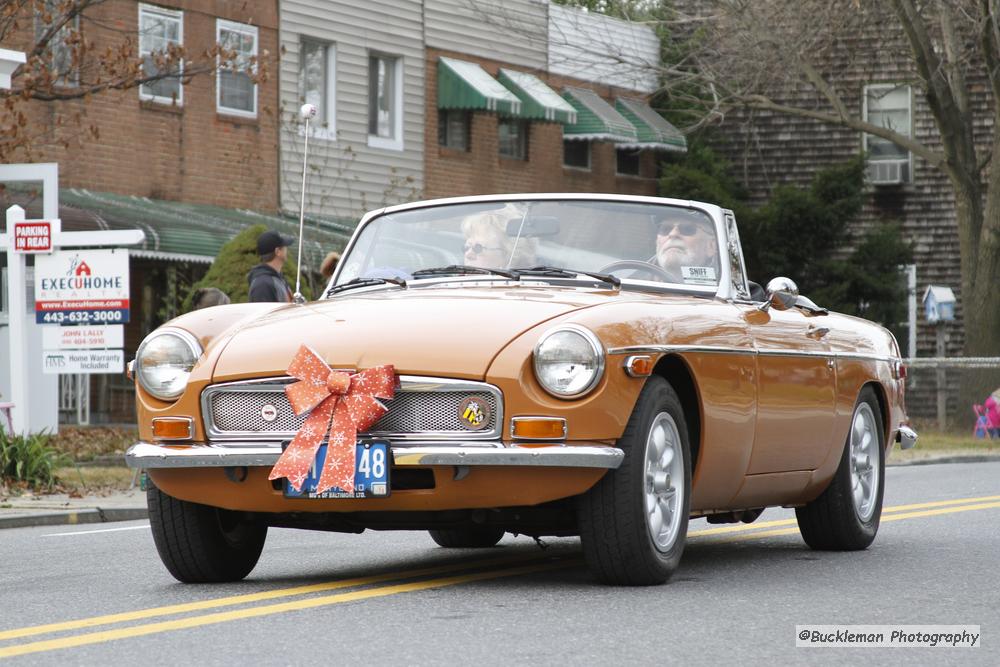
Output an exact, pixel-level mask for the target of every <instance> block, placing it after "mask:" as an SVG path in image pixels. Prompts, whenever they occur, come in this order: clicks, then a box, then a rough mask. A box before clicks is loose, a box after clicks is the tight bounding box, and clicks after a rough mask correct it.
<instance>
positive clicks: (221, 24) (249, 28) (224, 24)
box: [215, 19, 260, 118]
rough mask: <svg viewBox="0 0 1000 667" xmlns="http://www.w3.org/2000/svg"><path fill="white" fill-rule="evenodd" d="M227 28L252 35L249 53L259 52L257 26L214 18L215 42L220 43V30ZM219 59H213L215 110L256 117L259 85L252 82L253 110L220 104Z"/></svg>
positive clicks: (233, 114) (230, 114) (229, 114)
mask: <svg viewBox="0 0 1000 667" xmlns="http://www.w3.org/2000/svg"><path fill="white" fill-rule="evenodd" d="M223 30H227V31H229V32H238V33H242V34H244V35H251V36H253V53H251V54H250V55H251V56H253V57H257V54H258V53H259V52H260V31H259V30H258V29H257V26H255V25H250V24H248V23H237V22H235V21H227V20H226V19H216V21H215V43H216V44H222V31H223ZM219 62H220V60H219V58H218V57H216V59H215V67H216V77H215V110H216V111H217V112H218V113H220V114H225V115H227V116H240V117H242V118H256V117H257V94H258V88H260V86H259V85H258V84H257V83H256V82H254V84H253V111H247V110H245V109H232V108H230V107H224V106H222V77H220V76H218V74H219V73H221V72H222V67H221V66H220V64H219ZM227 71H228V70H227ZM253 71H254V73H256V72H257V67H256V65H255V66H254V68H253Z"/></svg>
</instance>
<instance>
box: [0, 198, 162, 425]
mask: <svg viewBox="0 0 1000 667" xmlns="http://www.w3.org/2000/svg"><path fill="white" fill-rule="evenodd" d="M46 185H48V184H47V183H46ZM49 190H50V188H48V187H46V188H45V195H46V198H48V197H49V196H52V197H55V193H54V192H53V193H52V194H51V195H50V192H49ZM46 203H48V202H46ZM53 208H54V207H53ZM53 213H54V211H53V212H50V210H49V207H48V205H46V211H45V212H44V215H45V216H46V217H47V218H49V219H48V220H25V218H24V209H23V208H21V207H20V206H11V207H10V208H9V209H7V234H5V235H0V247H4V246H6V248H7V267H8V269H7V271H8V281H7V282H8V286H7V291H8V294H9V300H8V303H10V316H9V317H10V319H9V322H10V381H11V394H12V396H11V398H12V399H13V403H14V408H13V410H12V411H11V417H12V421H13V426H14V434H16V435H27V434H28V430H29V425H30V420H29V415H30V411H31V401H29V400H28V396H29V387H30V384H31V381H32V377H31V374H30V373H28V370H27V364H28V359H27V356H28V355H27V340H26V338H27V335H26V326H27V322H26V309H27V304H26V303H25V274H26V270H25V267H26V262H25V254H26V253H54V252H56V251H58V250H60V249H62V248H97V247H101V246H103V247H113V246H128V245H136V244H138V243H142V241H143V239H145V234H143V232H142V231H141V230H138V229H129V230H114V231H94V232H63V231H61V227H60V225H59V222H58V220H55V219H54V215H53ZM50 216H51V217H50ZM46 229H47V230H48V237H47V239H46V236H45V231H46ZM46 240H47V244H46V242H45V241H46ZM46 245H47V248H46V247H45V246H46ZM91 252H94V251H91ZM102 252H113V251H102ZM120 256H125V253H121V255H120ZM39 257H44V255H39ZM50 260H52V258H51V257H48V258H46V260H42V261H41V264H42V266H43V267H44V266H45V265H46V263H47V262H48V261H50ZM37 270H38V268H37V267H36V271H37ZM126 272H127V259H126ZM125 283H126V288H125V289H126V290H127V289H128V288H127V279H126V281H125ZM116 296H120V295H116ZM112 301H117V302H118V306H119V307H118V308H107V307H105V306H108V303H110V301H106V302H103V303H100V304H97V307H95V308H91V307H90V306H92V305H94V304H92V303H89V302H88V303H84V304H79V303H75V302H73V301H72V300H69V303H68V304H65V303H64V304H59V305H58V306H56V307H54V308H53V310H54V312H55V313H59V314H61V316H62V320H60V319H59V315H58V314H54V315H52V317H55V318H56V319H55V320H53V321H55V322H58V323H63V320H65V319H66V318H67V317H69V318H70V319H69V321H66V322H65V323H67V324H69V323H72V324H114V323H116V322H124V321H127V317H125V318H124V319H122V317H123V316H122V315H121V310H120V305H121V304H120V301H121V299H120V298H119V299H117V300H115V299H112ZM112 305H114V304H112ZM63 306H67V307H68V309H69V310H67V308H63ZM36 308H37V305H36ZM125 308H126V312H127V308H128V296H127V292H126V296H125ZM81 313H82V315H81ZM94 313H98V314H97V315H96V317H95V318H94V319H91V315H93V314H94ZM116 313H117V317H119V319H118V320H114V318H115V317H116ZM36 317H39V318H40V319H42V321H45V320H44V319H43V317H44V315H41V316H40V315H36ZM81 317H86V319H80V318H81ZM102 317H103V318H104V319H101V318H102ZM108 318H111V319H112V321H107V320H108ZM110 352H111V353H112V354H100V353H97V354H94V353H92V352H91V351H85V352H83V353H80V354H70V353H69V352H68V351H67V352H66V353H64V354H63V355H59V354H58V353H57V354H56V355H54V358H53V359H52V360H51V361H52V369H51V370H50V369H49V368H46V370H45V372H60V371H59V370H56V368H57V367H62V368H66V369H67V370H65V371H62V372H100V371H95V369H99V368H107V369H115V368H118V367H119V365H117V364H115V362H116V361H119V362H121V363H123V353H122V352H121V351H120V350H113V351H110ZM48 361H49V357H48V356H47V357H46V362H48ZM74 369H75V370H74ZM105 372H106V371H105Z"/></svg>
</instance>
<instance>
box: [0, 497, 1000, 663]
mask: <svg viewBox="0 0 1000 667" xmlns="http://www.w3.org/2000/svg"><path fill="white" fill-rule="evenodd" d="M993 508H1000V496H983V497H980V498H962V499H957V500H942V501H937V502H927V503H916V504H911V505H897V506H895V507H887V508H884V509H883V515H882V522H883V523H885V522H889V521H901V520H903V519H914V518H918V517H930V516H939V515H942V514H953V513H957V512H968V511H973V510H983V509H993ZM797 533H798V527H797V526H796V525H795V519H783V520H779V521H762V522H759V523H754V524H740V525H732V526H728V525H727V526H719V527H714V528H707V529H704V530H697V531H691V532H690V533H688V536H689V537H691V538H708V541H713V540H715V541H725V542H730V541H738V540H747V539H757V538H761V537H771V536H776V535H792V534H797ZM698 541H701V540H700V539H699V540H698ZM580 562H581V561H580V559H579V557H569V558H567V557H541V558H540V557H539V555H538V553H537V552H531V553H527V554H522V555H519V556H509V557H504V558H492V559H484V560H477V561H471V562H465V561H463V562H461V563H452V564H448V565H440V566H435V567H426V568H418V569H414V570H407V571H401V572H391V573H385V574H378V575H372V576H369V577H356V578H352V579H343V580H340V581H330V582H325V583H321V584H312V585H308V586H296V587H293V588H282V589H276V590H271V591H262V592H259V593H249V594H246V595H234V596H230V597H224V598H215V599H211V600H201V601H198V602H188V603H183V604H175V605H168V606H164V607H154V608H150V609H140V610H136V611H131V612H123V613H120V614H107V615H104V616H94V617H91V618H83V619H78V620H73V621H65V622H62V623H49V624H46V625H35V626H29V627H24V628H16V629H13V630H4V631H0V642H3V641H8V640H11V639H23V638H26V637H33V636H36V635H42V634H49V633H58V632H68V631H73V630H89V629H91V628H96V627H100V626H107V625H112V624H117V623H128V622H133V621H142V620H146V619H152V618H160V617H164V616H173V615H179V614H192V613H193V612H202V611H207V610H212V609H219V608H225V607H235V606H241V608H239V609H232V610H229V611H215V612H213V613H207V614H196V613H195V614H193V615H190V616H185V617H183V618H177V619H173V620H163V621H157V622H152V623H145V624H140V625H132V626H128V627H124V628H116V629H111V630H98V631H95V632H85V633H82V634H77V635H71V636H66V637H61V638H56V639H48V640H41V641H34V642H28V643H24V644H14V645H11V646H7V647H0V658H5V657H12V656H17V655H26V654H30V653H39V652H43V651H53V650H56V649H65V648H72V647H76V646H85V645H89V644H99V643H102V642H108V641H114V640H117V639H127V638H131V637H142V636H145V635H151V634H156V633H160V632H169V631H172V630H183V629H187V628H194V627H201V626H205V625H213V624H216V623H226V622H229V621H236V620H241V619H246V618H256V617H261V616H269V615H271V614H280V613H284V612H289V611H301V610H304V609H313V608H316V607H324V606H329V605H335V604H341V603H345V602H357V601H361V600H369V599H373V598H380V597H386V596H390V595H397V594H400V593H412V592H415V591H423V590H429V589H434V588H445V587H447V586H456V585H458V584H466V583H470V582H474V581H483V580H487V579H497V578H501V577H513V576H518V575H523V574H532V573H535V572H542V571H545V570H553V569H557V568H566V567H575V566H577V565H578V564H579V563H580ZM438 575H450V576H438ZM421 577H431V578H429V579H422V580H418V581H408V580H412V579H420V578H421ZM387 582H402V583H388V585H381V584H387ZM366 587H367V588H366ZM344 589H355V590H350V591H344ZM332 591H342V592H337V593H332V594H327V595H316V594H321V593H331V592H332ZM300 596H312V597H305V598H303V599H296V600H289V601H285V602H277V603H271V604H259V605H258V604H255V603H261V602H268V601H271V600H277V599H280V598H291V597H300ZM242 605H254V606H242Z"/></svg>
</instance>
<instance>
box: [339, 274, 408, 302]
mask: <svg viewBox="0 0 1000 667" xmlns="http://www.w3.org/2000/svg"><path fill="white" fill-rule="evenodd" d="M375 285H398V286H399V287H402V288H404V289H405V288H406V281H405V280H402V279H400V278H354V279H352V280H348V281H347V282H346V283H341V284H340V285H334V286H333V287H331V288H330V291H329V292H327V293H326V297H327V298H330V297H331V296H333V295H334V294H337V293H338V292H345V291H347V290H350V289H354V288H355V287H374V286H375Z"/></svg>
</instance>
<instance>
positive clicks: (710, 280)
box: [681, 266, 718, 285]
mask: <svg viewBox="0 0 1000 667" xmlns="http://www.w3.org/2000/svg"><path fill="white" fill-rule="evenodd" d="M681 277H682V278H683V279H684V282H685V283H689V284H692V285H715V284H716V283H717V282H718V281H717V280H716V278H715V267H713V266H682V267H681Z"/></svg>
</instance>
